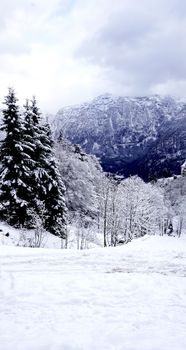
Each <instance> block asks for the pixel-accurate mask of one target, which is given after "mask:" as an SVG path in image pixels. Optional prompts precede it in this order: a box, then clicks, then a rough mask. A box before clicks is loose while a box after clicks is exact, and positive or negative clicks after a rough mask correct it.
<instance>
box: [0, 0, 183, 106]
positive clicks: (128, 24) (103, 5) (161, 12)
mask: <svg viewBox="0 0 186 350" xmlns="http://www.w3.org/2000/svg"><path fill="white" fill-rule="evenodd" d="M8 86H12V87H14V88H15V90H16V92H17V96H18V97H19V99H20V101H21V103H22V101H23V100H24V99H25V98H26V97H28V98H30V97H32V95H36V98H37V99H38V101H39V104H40V106H41V109H42V110H43V111H45V112H46V111H48V112H52V113H54V112H56V111H57V110H58V109H59V108H60V107H62V106H65V105H71V104H75V103H79V102H83V101H86V100H89V99H91V98H93V97H95V96H97V95H99V94H103V93H105V92H109V93H113V94H117V95H118V94H119V95H146V94H155V93H159V94H171V95H175V96H178V97H184V98H185V97H186V0H31V1H29V0H0V99H1V101H2V99H3V96H4V95H5V94H6V92H7V87H8Z"/></svg>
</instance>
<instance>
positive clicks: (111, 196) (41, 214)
mask: <svg viewBox="0 0 186 350" xmlns="http://www.w3.org/2000/svg"><path fill="white" fill-rule="evenodd" d="M2 113H3V120H2V125H1V131H2V135H3V136H2V141H1V154H0V160H1V172H0V218H1V221H3V222H5V223H7V224H9V225H11V226H13V227H15V228H19V229H21V230H22V231H24V235H23V234H22V239H20V238H19V240H18V242H16V244H18V245H24V246H32V247H34V246H35V247H39V246H43V247H44V237H45V235H47V234H48V233H50V234H52V235H55V236H57V237H58V238H59V239H60V247H61V248H77V249H86V248H91V247H94V246H104V247H106V246H117V245H118V244H125V243H128V242H129V241H131V240H132V239H133V238H137V237H142V236H144V235H146V234H148V235H161V236H162V235H164V234H167V235H172V236H178V237H180V235H181V234H182V233H183V232H184V230H185V229H186V219H185V216H186V215H185V214H186V213H185V210H186V177H185V176H181V175H180V176H176V177H172V178H168V179H165V178H164V179H162V180H158V181H152V182H149V183H145V182H144V181H143V180H142V179H140V178H139V177H138V176H132V177H129V178H126V179H124V178H121V177H119V176H117V175H112V174H108V173H104V172H103V170H102V168H101V165H100V163H99V160H98V159H97V158H96V157H95V156H93V155H87V154H86V153H85V152H84V151H83V150H82V149H81V147H80V146H79V145H77V144H72V143H70V142H69V141H68V140H66V139H65V138H64V137H63V134H62V132H61V133H60V135H59V137H58V138H57V140H56V141H55V142H54V141H53V137H52V132H51V129H50V126H49V124H48V123H47V122H45V119H44V117H42V116H41V113H40V111H39V107H38V106H37V102H36V99H35V98H33V99H32V100H31V101H29V100H26V102H25V104H24V106H23V107H20V106H19V104H18V100H17V98H16V95H15V92H14V90H13V89H9V92H8V95H7V96H6V97H5V100H4V109H3V112H2ZM4 233H5V232H4ZM4 233H3V234H4ZM23 238H24V239H23Z"/></svg>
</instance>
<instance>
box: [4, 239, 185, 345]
mask: <svg viewBox="0 0 186 350" xmlns="http://www.w3.org/2000/svg"><path fill="white" fill-rule="evenodd" d="M0 315H1V316H0V349H1V350H80V349H81V350H185V349H186V239H185V237H184V236H183V237H181V238H180V239H178V238H173V237H158V236H153V237H143V238H140V239H137V240H135V241H133V242H131V243H129V244H128V245H126V246H121V247H117V248H106V249H101V248H96V249H92V250H86V251H76V250H57V249H40V248H39V249H32V248H20V247H13V246H5V245H2V246H1V247H0Z"/></svg>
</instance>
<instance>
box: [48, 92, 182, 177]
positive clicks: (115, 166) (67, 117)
mask: <svg viewBox="0 0 186 350" xmlns="http://www.w3.org/2000/svg"><path fill="white" fill-rule="evenodd" d="M53 129H54V135H55V138H58V137H59V135H60V134H62V135H63V136H64V137H66V138H67V139H69V140H70V141H71V142H73V143H77V144H80V145H81V147H82V148H83V149H84V150H85V151H86V152H87V153H92V154H95V155H96V156H97V157H98V158H99V159H100V161H101V164H102V166H103V169H104V170H105V171H109V172H113V173H119V174H122V175H124V176H126V177H127V176H129V175H134V174H138V175H140V176H141V177H142V178H144V179H145V180H147V179H148V178H149V177H150V176H151V175H152V174H156V175H157V176H161V175H162V171H163V168H164V167H168V170H169V173H170V175H171V174H172V173H179V168H180V165H181V163H182V161H183V160H184V159H185V158H186V104H185V102H182V101H179V100H176V99H175V98H173V97H171V96H163V97H162V96H159V95H152V96H144V97H122V96H113V95H111V94H105V95H101V96H98V97H96V98H95V99H93V100H92V101H91V102H86V103H83V104H80V105H76V106H71V107H70V106H68V107H64V108H62V109H60V110H59V111H58V113H57V114H56V116H55V118H54V120H53ZM167 135H169V138H167ZM164 139H165V140H166V142H163V140H164ZM169 140H170V142H169ZM165 145H166V147H165ZM164 147H165V149H166V152H167V153H165V152H164ZM156 149H157V151H158V152H157V155H156V154H155V150H156ZM150 154H151V155H152V161H153V164H151V163H152V162H151V159H149V155H150ZM176 157H177V158H176ZM172 159H173V162H172Z"/></svg>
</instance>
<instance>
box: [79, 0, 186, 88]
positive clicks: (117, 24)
mask: <svg viewBox="0 0 186 350" xmlns="http://www.w3.org/2000/svg"><path fill="white" fill-rule="evenodd" d="M185 10H186V4H185V2H184V1H181V0H180V1H179V0H178V1H177V0H176V1H173V0H172V1H170V0H167V1H166V0H165V1H163V2H160V1H158V0H156V1H148V2H147V1H144V0H142V1H140V2H139V3H138V4H137V2H136V1H134V0H130V2H129V1H125V2H123V7H122V6H120V7H118V9H116V8H115V11H113V13H111V14H110V15H109V17H108V20H107V22H106V23H105V24H104V25H103V26H102V28H101V29H100V30H99V31H97V32H96V33H95V34H94V35H93V36H92V38H89V39H88V40H85V41H84V43H82V45H81V46H80V47H79V48H78V50H77V52H76V54H77V56H78V57H81V58H82V59H84V61H87V62H90V63H91V64H97V65H99V66H100V67H102V70H103V71H104V72H105V75H107V77H108V78H109V79H112V80H113V81H114V82H115V84H116V85H117V83H118V84H120V85H122V84H123V88H124V90H125V91H128V93H129V94H144V93H151V91H154V90H156V89H155V87H156V88H157V89H158V86H162V85H163V84H164V85H165V86H167V82H168V81H172V82H174V86H175V91H174V92H176V81H178V87H180V80H185V79H186V60H185V56H186V44H185V40H184V38H185V37H186V26H185V23H186V22H185V21H186V11H185ZM172 86H173V84H172ZM156 92H158V91H156ZM167 93H169V89H168V86H167ZM179 93H181V94H182V93H183V92H182V91H180V90H179Z"/></svg>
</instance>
